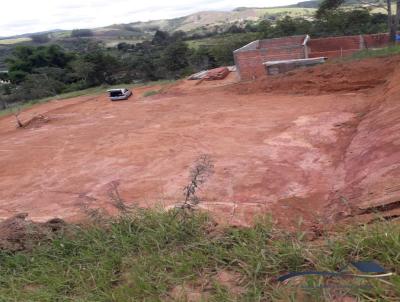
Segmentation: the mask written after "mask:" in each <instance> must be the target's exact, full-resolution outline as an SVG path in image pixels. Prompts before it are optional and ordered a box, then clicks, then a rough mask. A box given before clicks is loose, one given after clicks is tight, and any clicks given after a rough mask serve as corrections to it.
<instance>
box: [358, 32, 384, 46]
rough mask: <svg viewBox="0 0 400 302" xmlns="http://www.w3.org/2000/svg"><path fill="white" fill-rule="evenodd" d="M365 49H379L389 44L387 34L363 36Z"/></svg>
mask: <svg viewBox="0 0 400 302" xmlns="http://www.w3.org/2000/svg"><path fill="white" fill-rule="evenodd" d="M363 37H364V45H365V48H380V47H385V46H386V45H388V44H389V34H375V35H364V36H363Z"/></svg>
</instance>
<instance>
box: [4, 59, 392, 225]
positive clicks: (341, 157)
mask: <svg viewBox="0 0 400 302" xmlns="http://www.w3.org/2000/svg"><path fill="white" fill-rule="evenodd" d="M372 64H377V63H375V62H373V63H372ZM376 68H378V66H377V65H376ZM303 72H305V73H307V71H303ZM396 77H397V75H396ZM397 78H400V76H399V77H397ZM333 80H334V79H333ZM234 81H235V78H234V75H231V76H230V77H229V78H228V79H227V80H226V82H218V84H215V83H202V84H201V85H195V84H194V82H185V81H184V82H180V83H178V84H176V85H174V86H173V87H170V88H167V89H165V91H164V92H163V93H161V94H159V95H155V96H152V97H147V98H144V97H142V92H143V91H142V90H140V91H139V92H137V94H136V96H135V97H133V98H131V99H130V100H129V101H126V102H110V101H109V100H108V99H107V97H106V96H98V97H96V96H87V97H79V98H76V99H70V100H64V101H53V102H49V103H47V104H42V105H39V106H36V107H33V108H31V109H29V110H27V111H26V112H24V113H23V114H22V115H21V117H22V118H23V119H29V118H30V117H32V116H36V115H38V114H44V115H45V116H46V117H48V119H49V120H48V121H46V122H43V123H40V122H38V123H36V124H32V126H30V127H29V128H28V129H16V128H15V122H14V120H13V118H12V117H5V118H2V119H0V167H1V168H0V180H1V181H0V217H1V218H5V217H9V216H11V215H13V214H16V213H19V212H28V213H29V214H30V217H31V218H32V219H33V220H38V221H45V220H47V219H49V218H53V217H60V218H64V219H67V220H70V221H76V220H79V219H81V218H82V217H84V212H85V211H84V208H88V207H89V208H97V207H102V208H105V209H107V210H109V211H112V209H111V208H112V207H111V206H110V200H109V199H110V198H109V196H108V195H109V194H108V190H109V186H110V183H112V182H119V184H120V187H119V188H120V193H121V196H122V197H123V198H124V199H125V200H126V201H128V202H129V203H134V204H137V205H140V206H145V207H149V206H157V205H160V206H171V205H174V204H175V203H176V202H179V201H180V200H181V199H182V188H183V187H184V186H185V184H186V183H187V181H188V175H189V168H190V166H191V165H192V164H193V162H194V161H195V159H196V158H197V157H198V156H199V155H201V154H209V155H210V156H211V157H212V159H213V160H214V162H215V174H214V175H213V176H212V177H211V178H210V179H209V182H208V183H207V184H206V185H205V186H204V188H203V190H202V192H201V194H200V195H201V197H202V198H203V202H202V203H201V206H202V207H203V208H204V209H208V210H210V211H211V212H212V213H214V215H215V216H216V217H217V218H219V219H221V220H223V221H227V222H229V223H232V224H242V225H243V224H248V223H250V222H251V221H252V220H253V218H254V216H255V215H256V214H262V213H271V214H272V215H273V217H274V218H276V219H277V220H278V221H279V222H280V223H282V224H284V225H295V224H297V223H298V221H299V220H300V219H301V217H302V219H304V221H306V222H307V223H309V224H315V223H324V222H325V221H334V220H335V219H337V218H338V216H340V215H345V214H346V211H348V209H347V208H348V207H349V206H348V205H344V204H343V203H341V201H343V197H344V198H345V200H347V199H346V196H350V195H351V194H353V193H354V192H356V191H357V194H358V195H357V196H358V197H360V196H364V195H363V194H364V193H365V192H369V193H371V192H370V191H368V190H370V189H371V188H373V190H375V191H376V193H377V194H378V195H376V196H381V195H379V194H381V193H382V192H384V191H385V190H387V189H388V188H389V189H390V188H392V191H393V190H394V191H393V192H395V193H393V194H395V195H393V194H392V195H390V196H391V197H393V196H397V195H396V194H397V193H396V192H397V191H396V185H397V184H400V183H399V180H400V170H399V166H398V164H397V166H396V162H397V163H398V162H400V150H399V149H400V145H399V141H400V134H399V133H400V131H397V130H399V129H398V126H397V125H398V124H399V119H400V107H399V106H398V104H399V102H398V101H397V103H396V102H391V103H390V104H389V103H387V105H385V106H387V107H381V106H383V105H384V104H386V103H385V99H384V98H383V94H384V93H385V94H388V93H397V92H396V90H395V88H393V87H389V86H388V85H387V84H385V83H386V82H385V80H382V81H380V82H379V83H376V85H375V86H377V85H381V86H382V87H381V88H379V89H381V91H382V92H383V91H384V93H378V94H377V92H376V89H375V90H373V91H371V90H365V88H366V87H363V89H362V90H359V89H354V91H351V89H346V90H345V91H338V92H335V93H332V92H320V94H315V93H313V94H312V95H307V94H304V93H303V95H298V94H297V95H294V94H292V93H291V94H286V95H285V94H283V92H282V90H281V89H280V90H279V91H278V90H277V92H274V91H270V90H271V89H268V91H267V92H263V91H262V90H260V89H258V90H257V89H254V90H256V91H257V92H256V93H253V91H254V90H253V89H251V87H250V86H247V88H246V89H247V90H246V89H244V88H243V87H244V86H243V84H241V85H236V84H232V83H233V82H234ZM355 85H356V84H355ZM385 85H386V86H385ZM354 87H355V88H357V87H356V86H354ZM367 88H369V89H371V88H373V87H372V86H371V87H367ZM238 89H239V90H240V91H241V92H242V93H240V91H239V92H238ZM360 89H361V88H360ZM278 93H279V94H278ZM396 95H397V96H398V95H400V94H396ZM396 106H397V107H396ZM385 108H386V109H385ZM374 110H375V111H376V110H380V111H379V112H377V113H374V112H375V111H374ZM385 110H386V111H387V112H389V113H385V112H383V111H385ZM395 110H397V111H395ZM381 111H382V112H381ZM376 114H380V116H379V120H380V123H381V125H380V128H379V129H377V132H374V133H373V135H374V136H379V137H376V139H377V140H381V143H382V144H383V143H384V142H386V141H389V140H390V142H391V144H392V145H391V147H388V146H387V147H386V145H380V147H379V148H378V146H375V147H374V143H373V142H371V141H369V142H368V139H369V140H370V138H368V135H370V134H371V133H370V132H369V131H370V129H371V127H373V124H374V123H375V122H376V121H374V118H377V115H376ZM386 116H391V120H390V121H387V123H386V124H385V117H386ZM382 123H383V124H382ZM385 129H386V130H385ZM386 136H387V137H386ZM368 148H370V150H369V149H368ZM368 150H369V151H368ZM377 150H378V151H377ZM349 152H350V153H349ZM368 152H370V153H368ZM382 156H383V157H384V159H382V158H381V157H382ZM378 157H379V158H380V159H379V162H376V161H375V160H376V159H377V158H378ZM370 164H371V166H368V165H370ZM368 169H370V170H371V169H373V170H374V173H375V176H373V177H372V178H368V177H369V176H368V175H365V172H366V171H367V170H368ZM367 174H368V173H367ZM357 181H358V182H357ZM350 183H351V184H352V186H351V187H349V184H350ZM352 188H354V190H353V189H352ZM393 188H395V189H393ZM375 191H374V192H375ZM385 192H386V191H385ZM382 194H383V193H382ZM385 194H386V193H385ZM350 199H351V198H349V200H350ZM399 200H400V199H399ZM351 202H353V204H355V203H360V202H361V201H360V199H357V198H356V199H354V198H353V199H351Z"/></svg>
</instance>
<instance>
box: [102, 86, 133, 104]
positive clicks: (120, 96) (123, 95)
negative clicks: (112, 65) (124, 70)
mask: <svg viewBox="0 0 400 302" xmlns="http://www.w3.org/2000/svg"><path fill="white" fill-rule="evenodd" d="M107 92H108V93H109V95H110V99H111V101H121V100H127V99H129V97H130V96H131V95H132V91H130V90H129V89H126V88H116V89H110V90H107Z"/></svg>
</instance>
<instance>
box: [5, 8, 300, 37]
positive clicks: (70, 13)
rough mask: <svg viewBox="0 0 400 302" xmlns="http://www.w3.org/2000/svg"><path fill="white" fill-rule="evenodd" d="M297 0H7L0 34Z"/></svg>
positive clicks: (162, 17)
mask: <svg viewBox="0 0 400 302" xmlns="http://www.w3.org/2000/svg"><path fill="white" fill-rule="evenodd" d="M298 1H299V0H270V1H265V0H264V1H263V0H170V1H165V0H164V1H161V0H153V1H132V0H67V1H65V0H36V1H32V0H11V1H4V3H2V4H1V10H0V36H10V35H15V34H23V33H30V32H38V31H45V30H50V29H74V28H91V27H98V26H106V25H111V24H115V23H129V22H134V21H148V20H157V19H167V18H175V17H181V16H184V15H187V14H191V13H194V12H198V11H204V10H228V9H232V8H235V7H239V6H247V7H266V6H279V5H288V4H293V3H297V2H298Z"/></svg>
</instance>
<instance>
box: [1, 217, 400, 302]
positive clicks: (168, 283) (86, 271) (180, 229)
mask: <svg viewBox="0 0 400 302" xmlns="http://www.w3.org/2000/svg"><path fill="white" fill-rule="evenodd" d="M177 217H178V218H177ZM179 217H180V216H176V214H175V213H173V212H169V213H166V212H163V211H156V210H139V211H137V212H135V214H132V215H130V216H126V217H123V218H120V219H117V220H115V221H113V222H109V223H107V224H93V225H92V226H90V227H71V229H70V230H69V231H68V232H65V233H64V234H59V235H58V236H57V237H56V238H54V239H53V240H51V241H48V242H42V243H41V244H40V245H38V246H37V247H36V248H34V250H32V251H30V252H28V251H25V252H17V253H14V254H11V253H8V252H5V251H3V252H1V251H0V301H41V302H43V301H121V302H122V301H123V302H126V301H187V299H188V297H187V296H185V295H182V296H180V295H179V294H177V293H179V292H180V291H179V290H178V289H179V288H181V289H182V287H183V288H185V289H187V290H188V291H190V292H192V296H193V295H194V293H201V294H202V299H203V300H202V301H333V298H334V297H338V296H340V295H344V296H350V297H356V298H358V299H359V300H358V301H398V299H399V297H400V278H399V276H398V275H395V276H393V277H390V278H386V279H385V280H384V281H379V280H364V281H363V283H360V281H355V280H349V279H347V280H328V279H326V280H325V281H326V282H329V284H331V285H332V284H335V285H336V286H338V285H344V286H349V285H350V284H354V285H356V284H359V285H362V286H363V287H359V288H358V287H354V288H344V289H339V288H330V289H301V286H320V285H322V284H326V283H323V281H324V280H323V279H322V278H319V277H304V278H301V279H300V280H299V279H297V281H295V282H294V283H293V282H290V283H288V284H278V283H277V282H275V281H274V278H275V277H277V276H279V275H280V274H282V273H286V272H288V271H304V270H308V269H317V270H329V271H338V270H339V269H340V268H342V267H344V266H345V265H346V264H348V263H349V261H355V260H371V259H374V260H376V261H379V262H380V263H381V264H382V265H383V266H385V267H386V269H389V270H391V271H393V272H396V273H397V274H399V273H400V226H399V224H395V223H389V222H381V223H378V224H375V225H368V226H363V227H358V228H355V229H349V230H348V231H343V232H342V233H337V234H331V235H330V236H328V235H327V236H325V237H322V238H321V239H319V240H316V241H311V242H310V241H308V240H307V239H306V237H305V236H304V233H300V232H299V233H298V234H289V233H286V232H283V231H281V230H277V229H275V228H274V227H273V226H272V224H271V223H269V220H268V219H264V220H260V222H259V223H257V224H256V225H255V226H254V227H252V228H234V227H230V228H226V229H223V230H222V229H221V230H216V229H215V228H214V227H213V225H212V223H211V221H210V220H209V219H208V218H207V216H203V215H200V214H197V215H195V216H193V217H190V218H188V219H186V220H185V219H180V218H179ZM222 271H224V272H227V273H229V274H233V275H234V276H237V277H238V278H237V279H235V280H236V281H237V283H236V282H231V281H230V282H227V281H226V278H225V281H224V280H222V279H219V278H217V277H216V276H217V275H218V273H220V272H222ZM179 286H181V287H179ZM366 286H369V287H366ZM174 289H175V290H174Z"/></svg>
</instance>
